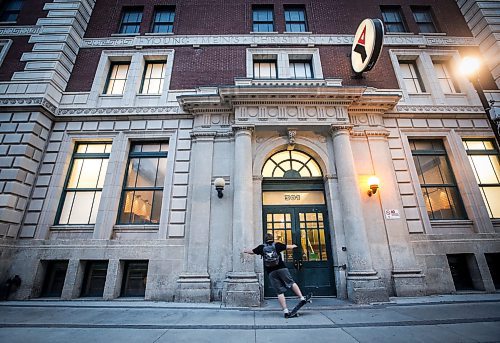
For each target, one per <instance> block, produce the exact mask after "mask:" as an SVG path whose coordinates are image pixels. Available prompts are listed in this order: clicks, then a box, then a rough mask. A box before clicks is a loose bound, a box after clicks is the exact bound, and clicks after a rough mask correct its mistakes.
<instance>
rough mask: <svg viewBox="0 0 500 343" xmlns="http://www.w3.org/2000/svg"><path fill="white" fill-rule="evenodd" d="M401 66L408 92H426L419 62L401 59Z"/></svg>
mask: <svg viewBox="0 0 500 343" xmlns="http://www.w3.org/2000/svg"><path fill="white" fill-rule="evenodd" d="M399 67H400V69H401V75H402V77H403V82H404V85H405V88H406V90H407V91H408V93H423V92H425V87H424V83H423V82H422V78H421V77H420V73H419V72H418V68H417V64H416V63H415V62H414V61H400V62H399Z"/></svg>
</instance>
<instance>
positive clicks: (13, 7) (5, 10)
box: [0, 0, 23, 21]
mask: <svg viewBox="0 0 500 343" xmlns="http://www.w3.org/2000/svg"><path fill="white" fill-rule="evenodd" d="M22 6H23V0H7V1H5V2H4V4H3V6H2V9H1V12H0V21H16V20H17V16H18V15H19V12H21V7H22Z"/></svg>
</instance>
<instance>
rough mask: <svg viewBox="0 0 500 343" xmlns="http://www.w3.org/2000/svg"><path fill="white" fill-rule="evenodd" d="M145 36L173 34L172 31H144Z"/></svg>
mask: <svg viewBox="0 0 500 343" xmlns="http://www.w3.org/2000/svg"><path fill="white" fill-rule="evenodd" d="M144 35H145V36H173V35H175V33H174V32H146V33H145V34H144Z"/></svg>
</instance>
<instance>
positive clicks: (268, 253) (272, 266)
mask: <svg viewBox="0 0 500 343" xmlns="http://www.w3.org/2000/svg"><path fill="white" fill-rule="evenodd" d="M296 247H297V246H296V245H295V244H291V245H285V244H283V243H280V242H274V236H273V235H272V234H270V233H268V234H266V237H265V244H261V245H259V246H257V247H256V248H254V249H245V250H243V252H244V253H247V254H251V255H253V254H256V255H260V256H262V257H263V259H264V268H265V270H266V271H267V273H268V274H269V281H270V282H271V285H272V287H273V288H274V290H275V291H276V293H277V294H278V302H279V304H280V306H281V308H282V309H283V313H284V316H285V318H291V317H295V316H297V311H298V310H299V309H300V308H301V307H302V306H304V304H306V302H308V301H310V298H311V295H308V298H307V299H306V298H304V296H303V295H302V292H301V291H300V288H299V286H298V285H297V284H296V283H295V281H293V279H292V276H291V275H290V271H289V270H288V268H287V267H286V266H285V263H284V262H283V259H282V258H281V252H282V251H284V250H286V249H294V248H296ZM287 289H291V290H292V291H293V292H294V293H295V294H296V295H297V296H298V297H299V299H300V302H299V304H298V305H297V306H296V307H295V308H294V309H293V310H292V312H290V311H288V307H287V306H286V298H285V292H286V290H287Z"/></svg>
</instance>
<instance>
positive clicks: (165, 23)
mask: <svg viewBox="0 0 500 343" xmlns="http://www.w3.org/2000/svg"><path fill="white" fill-rule="evenodd" d="M174 18H175V7H173V6H168V7H158V8H157V9H156V10H155V13H154V17H153V31H152V32H154V33H167V32H173V31H174Z"/></svg>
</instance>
